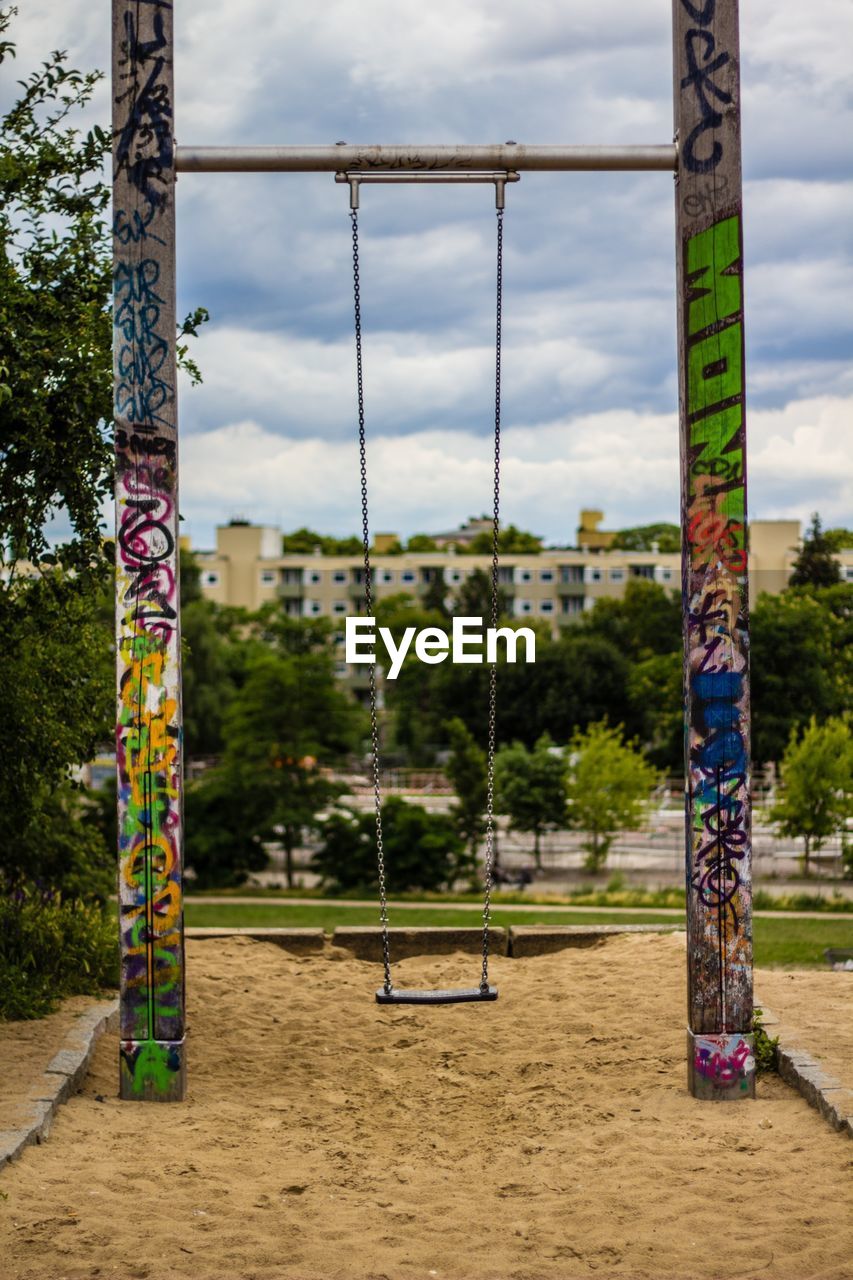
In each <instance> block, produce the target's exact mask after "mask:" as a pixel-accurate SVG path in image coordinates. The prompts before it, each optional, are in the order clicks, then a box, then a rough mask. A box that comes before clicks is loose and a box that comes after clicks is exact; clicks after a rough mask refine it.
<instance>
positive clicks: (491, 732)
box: [336, 171, 518, 1004]
mask: <svg viewBox="0 0 853 1280" xmlns="http://www.w3.org/2000/svg"><path fill="white" fill-rule="evenodd" d="M336 180H337V181H338V182H348V183H349V186H350V218H351V220H352V262H353V297H354V304H355V352H356V377H357V387H358V447H359V461H360V469H361V523H362V545H363V550H364V597H365V609H366V612H367V615H368V616H371V615H372V613H373V589H372V577H371V567H370V529H369V519H368V503H367V448H366V438H365V424H364V379H363V364H362V336H361V291H360V277H359V253H358V205H359V200H358V194H359V184H360V183H361V182H365V181H367V182H382V181H386V182H387V181H390V182H406V181H410V182H423V181H437V182H466V181H473V182H484V181H485V182H491V183H494V186H495V205H496V208H497V269H496V307H495V433H494V489H493V516H492V568H491V600H490V618H491V625H492V627H497V625H498V567H499V555H498V552H499V545H498V535H499V532H500V461H501V451H500V445H501V319H502V316H501V310H502V290H503V214H504V191H505V183H506V182H516V181H518V174H517V173H504V172H501V173H491V174H486V173H474V174H472V173H461V172H453V171H448V172H435V171H431V172H422V171H416V172H413V173H405V172H400V171H396V172H394V173H393V174H392V173H386V174H383V173H377V172H375V171H373V172H370V173H367V174H362V173H340V174H337V175H336ZM369 671H370V676H369V705H370V735H371V746H372V752H373V757H372V759H373V800H374V809H375V813H376V848H377V860H378V871H379V919H380V923H381V928H382V963H383V969H384V981H383V984H382V986H381V987H380V988H379V989H378V990H377V992H376V1001H377V1003H378V1004H460V1003H471V1002H476V1001H483V1000H497V998H498V990H497V987H494V986H491V985H490V984H489V920H490V913H491V893H492V871H493V864H494V792H495V721H496V708H497V701H496V692H497V664H496V662H492V663H491V664H490V666H489V701H488V747H487V793H486V794H487V799H486V856H485V865H484V872H483V881H484V899H483V949H482V969H481V974H480V982H479V985H478V986H474V987H456V988H451V989H448V990H426V991H423V990H411V989H409V990H407V989H405V988H399V987H395V986H394V985H393V983H392V981H391V954H390V946H389V934H388V900H387V889H386V878H385V853H384V849H383V844H382V795H381V788H380V781H379V729H378V724H377V715H376V664H375V662H374V663H371V664H370V668H369Z"/></svg>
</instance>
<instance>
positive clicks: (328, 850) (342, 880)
mask: <svg viewBox="0 0 853 1280" xmlns="http://www.w3.org/2000/svg"><path fill="white" fill-rule="evenodd" d="M322 832H323V845H322V848H320V849H319V850H318V852H317V853H315V855H314V857H313V859H312V866H313V867H314V869H315V870H316V871H319V873H320V875H321V876H322V878H323V883H324V885H325V886H327V887H328V888H330V889H331V890H332V892H344V893H346V892H347V891H349V890H353V889H360V890H363V891H369V892H371V893H374V892H376V890H377V889H378V887H379V886H378V874H377V859H376V819H375V817H374V815H373V813H355V812H353V810H351V809H342V810H337V811H336V812H334V813H332V814H330V815H329V817H328V818H327V820H326V821H325V822H324V823H323V826H322ZM382 837H383V846H384V849H385V869H386V875H387V889H388V896H389V897H391V896H392V895H394V894H399V893H406V892H407V891H409V890H412V889H427V890H430V889H432V890H438V889H442V888H445V887H448V886H450V885H451V884H452V883H453V881H454V880H455V879H456V876H457V874H458V872H459V869H460V866H461V865H463V864H464V853H465V846H464V844H463V842H462V840H461V839H460V837H459V835H458V833H457V831H456V826H455V823H454V820H453V818H452V817H451V816H450V815H449V814H446V813H429V812H428V811H427V810H426V809H424V808H423V806H421V805H417V804H407V803H406V801H405V800H402V799H400V798H399V796H392V797H391V799H390V800H386V802H385V804H383V806H382Z"/></svg>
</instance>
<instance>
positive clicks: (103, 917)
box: [0, 888, 119, 1019]
mask: <svg viewBox="0 0 853 1280" xmlns="http://www.w3.org/2000/svg"><path fill="white" fill-rule="evenodd" d="M118 965H119V954H118V931H117V929H116V922H115V916H114V915H113V912H112V911H111V910H109V909H107V908H104V907H102V906H100V905H98V904H97V903H83V902H79V901H68V902H63V901H62V900H61V899H60V898H58V897H53V896H52V895H49V894H42V893H39V892H38V891H37V890H34V889H32V888H27V889H17V890H16V891H15V892H14V893H13V894H10V895H8V896H6V897H2V898H0V1019H12V1018H15V1019H17V1018H22V1019H23V1018H43V1017H44V1016H45V1014H48V1013H51V1012H52V1011H53V1010H54V1009H55V1008H56V1006H57V1005H58V1004H59V1002H60V1000H63V999H64V998H65V997H66V996H78V995H89V994H96V993H97V992H98V991H100V990H101V988H103V987H105V986H113V987H114V986H117V985H118Z"/></svg>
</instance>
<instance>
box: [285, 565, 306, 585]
mask: <svg viewBox="0 0 853 1280" xmlns="http://www.w3.org/2000/svg"><path fill="white" fill-rule="evenodd" d="M281 580H282V582H283V583H284V585H285V586H286V587H301V586H302V570H301V569H283V570H282V573H281Z"/></svg>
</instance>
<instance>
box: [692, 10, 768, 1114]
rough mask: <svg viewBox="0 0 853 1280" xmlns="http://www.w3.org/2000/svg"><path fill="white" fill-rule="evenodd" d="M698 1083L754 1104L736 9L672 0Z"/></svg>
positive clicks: (706, 1091)
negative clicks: (749, 1100) (752, 1099)
mask: <svg viewBox="0 0 853 1280" xmlns="http://www.w3.org/2000/svg"><path fill="white" fill-rule="evenodd" d="M673 19H674V20H673V41H674V101H675V127H676V134H677V142H678V152H679V164H678V176H677V181H676V184H675V207H676V258H677V288H678V334H679V410H680V412H679V418H680V437H681V484H682V487H681V519H682V539H681V545H682V589H683V610H684V623H683V629H684V692H685V711H686V718H687V723H686V735H685V739H686V740H685V747H686V770H687V787H686V856H687V954H688V961H687V964H688V1020H689V1022H688V1062H689V1068H688V1070H689V1084H690V1089H691V1091H692V1093H693V1095H694V1096H695V1097H699V1098H715V1099H734V1098H743V1097H751V1096H753V1094H754V1088H755V1063H754V1056H753V1040H752V1035H751V1028H752V892H751V879H752V877H751V853H750V753H749V665H748V638H747V621H748V600H747V576H746V563H747V548H746V476H745V443H746V442H745V425H744V360H743V350H744V343H743V287H742V232H741V158H740V72H739V42H738V4H737V0H673Z"/></svg>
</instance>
